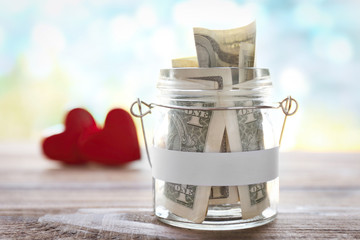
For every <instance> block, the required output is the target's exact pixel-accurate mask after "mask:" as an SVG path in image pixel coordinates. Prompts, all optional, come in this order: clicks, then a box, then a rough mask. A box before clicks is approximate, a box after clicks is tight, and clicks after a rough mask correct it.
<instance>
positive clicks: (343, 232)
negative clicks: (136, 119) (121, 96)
mask: <svg viewBox="0 0 360 240" xmlns="http://www.w3.org/2000/svg"><path fill="white" fill-rule="evenodd" d="M280 158H281V159H280V206H279V215H278V217H277V219H276V220H275V221H274V222H272V223H270V224H268V225H265V226H261V227H258V228H254V229H247V230H238V231H223V232H214V231H195V230H186V229H179V228H175V227H171V226H168V225H165V224H163V223H160V222H159V221H157V220H156V218H155V217H154V215H153V213H152V192H151V173H150V170H149V168H148V166H147V163H146V161H145V160H142V161H139V162H134V163H132V164H129V165H127V166H124V167H119V168H106V167H101V166H94V165H90V166H85V167H66V166H62V165H60V164H58V163H56V162H51V161H48V160H45V159H44V158H43V157H42V156H41V154H40V153H39V151H38V149H37V148H36V147H35V146H32V145H28V144H0V239H360V153H302V152H293V153H281V155H280Z"/></svg>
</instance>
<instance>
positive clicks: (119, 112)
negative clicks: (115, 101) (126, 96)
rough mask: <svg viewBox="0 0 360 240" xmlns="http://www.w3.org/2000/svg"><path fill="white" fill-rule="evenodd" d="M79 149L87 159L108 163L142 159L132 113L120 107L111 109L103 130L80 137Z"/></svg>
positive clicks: (114, 163)
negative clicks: (85, 137) (84, 137)
mask: <svg viewBox="0 0 360 240" xmlns="http://www.w3.org/2000/svg"><path fill="white" fill-rule="evenodd" d="M79 150H80V152H81V154H82V156H83V157H84V158H86V159H87V160H89V161H93V162H97V163H102V164H106V165H119V164H123V163H127V162H130V161H134V160H137V159H140V148H139V142H138V138H137V134H136V129H135V125H134V122H133V121H132V119H131V116H130V114H129V113H128V112H126V111H125V110H123V109H120V108H116V109H113V110H111V111H110V112H109V113H108V115H107V116H106V120H105V124H104V128H103V130H102V131H100V132H97V133H95V134H93V135H91V136H89V137H88V138H87V139H80V142H79Z"/></svg>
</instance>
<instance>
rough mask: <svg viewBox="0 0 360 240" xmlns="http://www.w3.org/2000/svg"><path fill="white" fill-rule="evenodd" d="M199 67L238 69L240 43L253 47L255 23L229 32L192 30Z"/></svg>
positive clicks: (202, 29) (203, 29) (204, 29)
mask: <svg viewBox="0 0 360 240" xmlns="http://www.w3.org/2000/svg"><path fill="white" fill-rule="evenodd" d="M194 38H195V44H196V52H197V58H198V63H199V67H239V51H240V43H251V44H254V45H255V39H256V23H255V22H252V23H250V24H249V25H246V26H244V27H240V28H235V29H229V30H209V29H206V28H194Z"/></svg>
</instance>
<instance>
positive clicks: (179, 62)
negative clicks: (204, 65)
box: [172, 56, 199, 68]
mask: <svg viewBox="0 0 360 240" xmlns="http://www.w3.org/2000/svg"><path fill="white" fill-rule="evenodd" d="M172 67H173V68H185V67H199V63H198V60H197V57H196V56H194V57H184V58H175V59H173V60H172Z"/></svg>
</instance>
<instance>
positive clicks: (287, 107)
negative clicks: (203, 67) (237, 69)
mask: <svg viewBox="0 0 360 240" xmlns="http://www.w3.org/2000/svg"><path fill="white" fill-rule="evenodd" d="M294 104H295V109H293V110H292V111H291V109H292V106H293V105H294ZM135 105H138V109H139V114H137V113H135V111H134V107H135ZM141 105H144V106H145V107H147V111H146V112H143V111H142V106H141ZM154 107H163V108H170V109H177V110H196V111H223V110H240V109H278V108H281V109H282V111H283V113H284V115H285V117H284V122H283V125H282V129H281V134H280V140H279V145H281V139H282V136H283V133H284V129H285V123H286V119H287V117H288V116H292V115H294V114H295V113H296V112H297V110H298V107H299V104H298V102H297V101H296V100H295V99H294V98H292V97H291V96H288V97H287V98H285V99H284V100H282V101H281V102H278V103H277V104H276V105H273V106H269V105H260V106H238V107H186V106H185V107H184V106H174V105H164V104H157V103H150V104H149V103H146V102H144V101H141V100H140V99H139V98H138V99H137V101H135V102H133V104H131V107H130V112H131V114H132V115H133V116H134V117H137V118H140V121H141V128H142V132H143V137H144V142H145V148H146V154H147V156H148V161H149V164H150V167H152V165H151V160H150V155H149V149H148V145H147V141H146V135H145V128H144V120H143V117H145V116H146V115H148V114H151V109H152V108H154Z"/></svg>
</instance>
